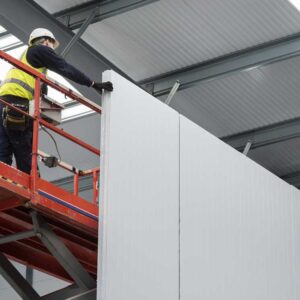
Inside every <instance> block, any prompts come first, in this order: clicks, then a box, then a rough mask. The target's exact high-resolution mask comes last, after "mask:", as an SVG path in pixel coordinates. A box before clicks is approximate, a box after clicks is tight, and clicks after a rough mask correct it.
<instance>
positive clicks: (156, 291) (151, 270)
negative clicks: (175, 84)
mask: <svg viewBox="0 0 300 300" xmlns="http://www.w3.org/2000/svg"><path fill="white" fill-rule="evenodd" d="M108 80H110V81H112V83H113V85H114V91H113V92H112V93H105V94H104V96H103V109H104V111H103V114H102V118H101V119H102V120H101V122H102V124H101V151H102V152H101V153H102V154H101V178H100V195H101V197H100V222H99V223H100V224H99V229H100V230H99V260H98V261H99V267H98V270H99V273H98V296H97V297H98V298H97V299H98V300H128V299H131V300H141V299H143V300H148V299H149V300H153V299H157V300H160V299H161V300H174V299H179V284H178V283H179V235H178V232H179V114H178V113H177V112H175V111H174V110H172V109H170V108H169V107H167V106H166V105H164V104H162V103H161V102H160V101H158V100H157V99H155V98H153V97H152V96H151V95H149V94H148V93H146V92H145V91H143V90H141V89H140V88H138V87H137V86H135V85H134V84H132V83H130V82H128V81H127V80H125V79H124V78H122V77H120V76H119V75H118V74H116V73H114V72H112V71H107V72H105V73H104V76H103V81H108Z"/></svg>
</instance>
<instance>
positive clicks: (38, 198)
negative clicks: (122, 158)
mask: <svg viewBox="0 0 300 300" xmlns="http://www.w3.org/2000/svg"><path fill="white" fill-rule="evenodd" d="M0 58H1V59H4V60H6V61H7V62H9V63H10V64H12V65H13V66H14V67H16V68H19V69H21V70H23V71H24V72H26V73H28V74H30V75H32V76H33V77H35V95H34V100H33V101H34V109H33V111H32V112H28V113H26V112H24V111H22V110H18V108H16V107H14V106H13V105H11V104H10V103H7V102H5V101H4V100H2V99H1V98H0V102H1V103H3V104H5V105H7V106H8V107H10V108H12V109H14V110H17V111H19V112H20V113H22V114H24V115H26V116H27V117H28V118H31V119H33V123H34V126H33V145H32V171H31V174H30V175H28V174H25V173H23V172H21V171H19V170H17V169H16V168H14V167H12V166H9V165H6V164H4V163H2V162H0V274H1V275H2V276H3V277H4V278H5V279H6V280H7V281H8V282H9V284H10V285H11V286H12V287H13V288H14V290H15V291H16V292H17V293H18V294H19V295H20V297H21V298H22V299H28V300H29V299H30V300H35V299H46V300H51V299H55V300H57V299H95V297H96V275H97V239H98V206H97V202H98V200H97V199H98V178H99V168H98V167H95V168H93V169H90V170H79V169H78V168H76V167H74V166H71V165H69V164H68V163H66V162H62V161H60V160H59V161H56V163H57V166H58V167H62V168H64V169H65V170H67V171H70V172H71V173H72V174H73V176H74V189H73V193H71V192H68V191H66V190H64V189H62V188H60V187H58V186H55V185H54V184H53V183H51V182H48V181H46V180H44V179H43V178H40V177H39V173H38V168H37V164H38V158H39V157H42V159H44V160H46V159H47V158H48V161H49V157H51V156H50V155H49V154H47V153H45V152H43V151H42V150H40V149H39V148H38V140H39V126H41V125H42V126H44V127H46V128H47V129H49V130H51V131H54V132H55V133H57V134H59V135H61V136H63V137H65V138H67V139H69V140H71V141H72V142H74V143H76V144H78V145H80V146H81V147H83V148H85V149H86V150H88V151H90V152H92V153H94V154H95V155H98V156H99V155H100V150H99V149H97V148H95V147H93V146H91V145H89V144H87V143H86V142H84V141H82V140H80V139H78V138H77V137H75V136H73V135H71V134H69V133H67V132H65V131H64V130H62V129H60V128H59V127H56V126H55V125H58V124H59V118H57V112H59V111H60V110H61V109H63V107H62V106H60V105H59V104H57V103H55V102H54V101H52V100H51V99H50V100H49V99H47V101H46V104H45V103H44V104H42V106H41V104H40V102H41V95H40V86H41V83H45V84H47V85H49V86H51V87H53V88H54V89H56V90H58V91H60V92H61V93H63V94H65V95H66V96H68V97H70V98H71V99H73V100H75V101H78V102H80V103H81V104H83V105H86V106H87V107H89V108H91V109H92V110H94V111H95V112H97V113H101V107H100V106H98V105H97V104H95V103H93V102H92V101H90V100H88V99H86V98H84V97H82V96H81V95H79V94H77V93H75V92H74V91H72V90H70V89H68V88H66V87H64V86H62V85H61V84H59V83H57V82H55V81H53V80H51V79H49V78H48V77H46V76H45V75H43V74H41V73H39V72H37V71H35V70H34V69H32V68H30V67H29V66H27V65H25V64H24V63H22V62H20V61H19V60H17V59H15V58H13V57H11V56H10V55H8V54H7V53H5V52H3V51H0ZM45 105H46V106H45ZM53 115H54V117H53ZM52 119H54V122H51V120H52ZM49 164H50V162H49ZM87 175H92V176H93V201H92V202H89V201H87V200H85V199H83V198H81V197H80V196H79V188H78V186H79V184H78V183H79V178H80V177H81V176H87ZM10 260H14V261H17V262H19V263H22V264H24V265H26V266H29V267H31V268H33V269H36V270H39V271H42V272H45V273H48V274H50V275H53V276H55V277H57V278H60V279H63V280H66V281H68V282H70V285H69V286H68V287H66V288H64V289H61V290H58V291H55V292H53V293H51V294H48V295H44V296H40V295H39V294H38V293H37V292H36V291H35V290H34V288H33V287H32V286H31V284H30V283H29V282H28V281H27V280H26V279H25V278H24V277H23V276H22V275H21V274H20V273H19V272H18V271H17V269H16V268H15V267H14V266H13V264H12V263H11V261H10Z"/></svg>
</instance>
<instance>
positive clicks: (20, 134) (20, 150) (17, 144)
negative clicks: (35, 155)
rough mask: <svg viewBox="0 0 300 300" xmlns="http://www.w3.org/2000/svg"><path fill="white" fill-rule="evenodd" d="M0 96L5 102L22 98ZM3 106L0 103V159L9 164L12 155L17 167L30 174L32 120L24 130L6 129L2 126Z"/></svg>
mask: <svg viewBox="0 0 300 300" xmlns="http://www.w3.org/2000/svg"><path fill="white" fill-rule="evenodd" d="M0 98H1V99H3V100H4V101H7V102H12V101H14V99H17V100H20V99H23V98H20V97H15V96H11V95H6V96H0ZM25 100H26V99H25ZM27 101H28V100H27ZM3 108H4V105H3V104H2V103H0V161H2V162H4V163H6V164H8V165H11V164H12V157H13V155H14V156H15V159H16V164H17V168H18V169H19V170H21V171H23V172H25V173H27V174H30V171H31V152H32V131H33V130H32V128H33V126H32V122H31V124H30V125H29V127H28V128H27V129H25V130H24V131H15V130H7V129H6V128H5V127H4V126H3V119H2V110H3Z"/></svg>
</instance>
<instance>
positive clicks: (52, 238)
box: [0, 211, 96, 300]
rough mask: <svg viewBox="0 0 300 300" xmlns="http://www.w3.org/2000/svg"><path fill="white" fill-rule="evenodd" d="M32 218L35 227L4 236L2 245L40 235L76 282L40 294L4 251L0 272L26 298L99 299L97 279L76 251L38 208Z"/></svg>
mask: <svg viewBox="0 0 300 300" xmlns="http://www.w3.org/2000/svg"><path fill="white" fill-rule="evenodd" d="M31 217H32V223H33V229H32V230H29V231H27V232H22V233H18V234H12V235H8V236H4V237H1V238H0V244H4V243H9V242H13V241H17V240H20V239H26V238H30V237H33V236H36V237H38V238H39V239H40V240H41V241H42V243H43V244H44V245H45V246H46V248H47V249H48V250H49V252H50V253H51V254H52V255H53V256H54V257H55V258H56V260H57V261H58V262H59V263H60V265H61V266H62V267H63V268H64V270H65V271H66V272H67V273H68V274H69V276H70V277H71V278H72V279H73V281H74V284H71V285H70V286H68V287H66V288H63V289H61V290H58V291H55V292H53V293H50V294H48V295H45V296H40V295H39V294H38V293H37V292H36V291H35V290H34V288H33V287H32V286H31V284H30V283H29V282H28V281H27V280H26V279H25V278H24V277H23V276H22V275H21V274H20V273H19V271H18V270H17V269H16V268H15V267H14V266H13V264H12V263H11V262H10V261H9V260H8V259H7V258H6V257H5V255H4V254H2V253H1V252H0V274H1V275H2V276H3V277H4V278H5V279H6V280H7V282H8V283H9V284H10V285H11V286H12V287H13V289H14V290H15V291H16V292H17V293H18V294H19V296H20V297H21V298H22V299H24V300H38V299H43V300H57V299H60V300H63V299H70V300H71V299H78V300H80V299H82V300H83V299H84V300H94V299H96V280H95V279H94V278H93V277H92V276H91V275H90V274H89V273H88V272H87V271H86V270H85V269H84V267H83V266H82V265H81V264H80V263H79V261H78V260H77V259H76V257H75V256H74V255H73V254H72V252H70V250H69V249H68V248H67V247H66V246H65V244H64V243H63V242H62V241H61V240H60V239H59V238H58V237H57V236H56V234H55V233H54V232H53V230H51V228H50V226H49V225H48V224H47V222H46V221H45V220H44V218H43V217H42V216H41V215H39V214H38V213H37V212H36V211H31Z"/></svg>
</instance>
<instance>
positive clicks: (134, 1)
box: [53, 0, 158, 30]
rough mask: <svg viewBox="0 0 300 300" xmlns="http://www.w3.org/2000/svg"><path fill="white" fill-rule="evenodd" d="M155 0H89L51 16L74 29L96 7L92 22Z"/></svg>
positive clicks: (79, 25) (80, 24)
mask: <svg viewBox="0 0 300 300" xmlns="http://www.w3.org/2000/svg"><path fill="white" fill-rule="evenodd" d="M156 1H158V0H112V1H99V0H98V1H89V2H87V3H83V4H81V5H77V6H74V7H71V8H68V9H65V10H62V11H59V12H57V13H54V14H53V16H54V17H55V18H57V19H58V20H59V21H60V22H62V23H63V24H64V25H65V26H67V27H68V28H70V29H72V30H74V29H77V28H79V27H81V26H82V24H83V23H84V21H85V20H86V19H87V17H88V16H89V14H90V13H91V11H92V10H95V9H98V12H97V14H96V15H95V17H94V19H93V21H92V24H93V23H96V22H99V21H102V20H104V19H107V18H111V17H113V16H116V15H119V14H121V13H125V12H128V11H130V10H133V9H136V8H139V7H142V6H144V5H147V4H151V3H153V2H156Z"/></svg>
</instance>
